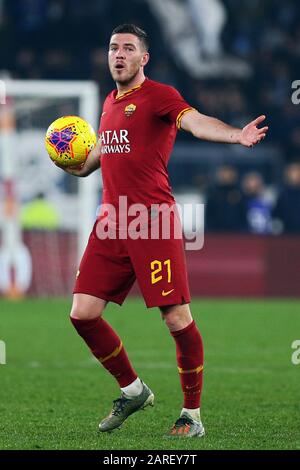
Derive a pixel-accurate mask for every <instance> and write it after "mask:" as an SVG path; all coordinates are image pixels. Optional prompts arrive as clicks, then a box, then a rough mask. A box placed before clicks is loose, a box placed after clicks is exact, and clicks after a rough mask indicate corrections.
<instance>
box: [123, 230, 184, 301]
mask: <svg viewBox="0 0 300 470" xmlns="http://www.w3.org/2000/svg"><path fill="white" fill-rule="evenodd" d="M128 252H129V254H130V259H131V262H132V265H133V267H134V271H135V274H136V278H137V281H138V283H139V286H140V289H141V291H142V294H143V297H144V300H145V303H146V305H147V307H161V306H164V305H181V304H185V303H189V302H190V292H189V287H188V278H187V270H186V261H185V253H184V249H183V241H182V239H166V240H164V239H159V240H154V239H147V240H144V239H137V240H128Z"/></svg>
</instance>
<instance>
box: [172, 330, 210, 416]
mask: <svg viewBox="0 0 300 470" xmlns="http://www.w3.org/2000/svg"><path fill="white" fill-rule="evenodd" d="M171 334H172V336H173V338H174V340H175V342H176V357H177V364H178V371H179V376H180V382H181V388H182V391H183V395H184V403H183V407H184V408H189V409H194V408H199V407H200V398H201V390H202V380H203V343H202V338H201V335H200V333H199V330H198V328H197V326H196V324H195V322H194V321H193V322H192V323H190V325H188V326H187V327H186V328H183V329H182V330H179V331H173V332H171Z"/></svg>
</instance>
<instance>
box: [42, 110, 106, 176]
mask: <svg viewBox="0 0 300 470" xmlns="http://www.w3.org/2000/svg"><path fill="white" fill-rule="evenodd" d="M96 141H97V138H96V134H95V131H94V129H93V128H92V126H91V125H90V124H89V123H88V122H86V121H85V120H84V119H82V118H80V117H78V116H63V117H60V118H59V119H56V120H55V121H54V122H52V124H50V126H49V127H48V129H47V132H46V137H45V145H46V150H47V152H48V154H49V157H50V158H51V160H52V161H54V162H56V163H58V164H59V165H61V166H65V167H67V166H77V165H80V164H82V163H84V162H85V160H86V158H87V156H88V154H89V153H90V151H91V150H92V149H93V148H94V147H95V145H96Z"/></svg>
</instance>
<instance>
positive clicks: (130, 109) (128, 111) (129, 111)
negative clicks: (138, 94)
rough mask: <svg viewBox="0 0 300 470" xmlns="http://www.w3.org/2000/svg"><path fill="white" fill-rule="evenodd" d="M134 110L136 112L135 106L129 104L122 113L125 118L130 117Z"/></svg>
mask: <svg viewBox="0 0 300 470" xmlns="http://www.w3.org/2000/svg"><path fill="white" fill-rule="evenodd" d="M135 110H136V105H135V104H132V103H131V104H129V105H128V106H126V108H125V109H124V113H125V115H126V116H127V117H130V116H132V115H133V113H134V111H135Z"/></svg>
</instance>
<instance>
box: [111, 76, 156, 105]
mask: <svg viewBox="0 0 300 470" xmlns="http://www.w3.org/2000/svg"><path fill="white" fill-rule="evenodd" d="M147 80H148V79H147V77H146V78H145V80H144V81H143V82H142V83H140V84H139V85H136V86H134V87H133V88H130V90H127V91H124V93H121V94H120V95H118V91H116V92H115V101H120V100H121V99H122V98H125V97H126V96H128V95H131V94H132V93H134V92H135V91H137V90H139V89H140V88H141V87H142V86H143V85H144V83H145V82H146V81H147Z"/></svg>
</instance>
